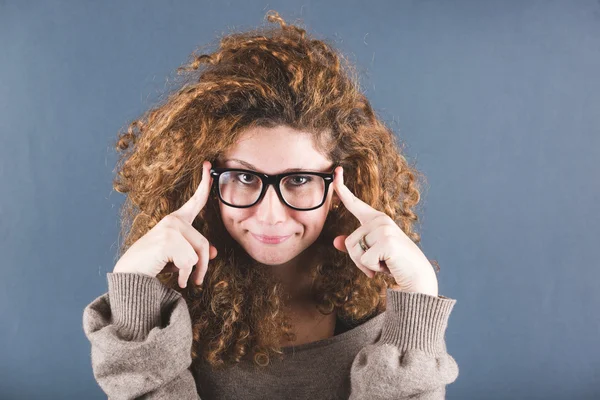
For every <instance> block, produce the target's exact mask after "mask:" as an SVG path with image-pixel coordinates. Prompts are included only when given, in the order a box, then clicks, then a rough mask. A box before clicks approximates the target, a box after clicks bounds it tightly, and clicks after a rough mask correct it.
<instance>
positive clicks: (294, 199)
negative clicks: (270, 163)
mask: <svg viewBox="0 0 600 400" xmlns="http://www.w3.org/2000/svg"><path fill="white" fill-rule="evenodd" d="M333 169H334V170H335V167H334V168H333ZM210 175H211V176H212V177H213V188H212V189H213V190H214V191H216V192H217V193H218V195H219V199H220V200H221V201H222V202H223V203H225V204H227V205H228V206H231V207H236V208H248V207H252V206H253V205H255V204H256V203H258V202H259V201H260V200H261V199H262V198H263V197H264V195H265V193H266V192H267V188H268V187H269V185H273V187H274V188H275V192H277V196H278V197H279V199H280V200H281V201H282V202H283V203H284V204H285V205H287V206H288V207H290V208H292V209H294V210H298V211H310V210H314V209H316V208H319V207H321V206H322V205H323V203H325V198H326V197H327V191H328V189H329V185H330V184H331V183H332V182H333V178H334V173H333V171H332V172H286V173H283V174H277V175H267V174H263V173H260V172H256V171H251V170H249V169H238V168H211V170H210Z"/></svg>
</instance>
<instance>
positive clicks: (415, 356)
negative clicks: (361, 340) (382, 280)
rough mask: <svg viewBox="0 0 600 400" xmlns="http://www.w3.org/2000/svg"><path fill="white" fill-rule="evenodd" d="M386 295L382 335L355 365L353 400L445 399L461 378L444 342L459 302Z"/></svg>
mask: <svg viewBox="0 0 600 400" xmlns="http://www.w3.org/2000/svg"><path fill="white" fill-rule="evenodd" d="M386 290H387V309H386V311H385V313H386V315H385V317H384V318H385V319H384V322H383V328H382V332H381V336H380V337H379V340H378V341H377V342H376V343H374V344H370V345H367V346H365V347H364V348H363V349H362V350H361V351H360V352H359V353H358V354H357V355H356V358H355V359H354V362H353V363H352V368H351V371H350V381H351V392H350V400H359V399H388V400H391V399H400V400H401V399H421V400H424V399H429V400H434V399H435V400H437V399H444V398H445V393H446V385H448V384H450V383H452V382H454V381H455V380H456V378H457V377H458V365H457V364H456V361H455V360H454V358H452V356H450V355H449V354H448V353H447V352H446V343H445V339H444V334H445V332H446V327H447V324H448V317H449V316H450V313H451V311H452V308H453V307H454V304H455V303H456V300H454V299H450V298H447V297H444V296H434V295H431V294H426V293H421V292H408V291H406V292H405V291H399V290H394V289H386Z"/></svg>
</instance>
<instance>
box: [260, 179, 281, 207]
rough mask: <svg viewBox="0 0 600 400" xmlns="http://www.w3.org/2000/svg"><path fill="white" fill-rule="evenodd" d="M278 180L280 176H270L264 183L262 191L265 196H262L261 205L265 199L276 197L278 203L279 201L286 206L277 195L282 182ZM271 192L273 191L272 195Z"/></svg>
mask: <svg viewBox="0 0 600 400" xmlns="http://www.w3.org/2000/svg"><path fill="white" fill-rule="evenodd" d="M277 178H278V175H269V177H268V178H267V179H265V180H264V181H263V188H262V190H263V191H264V194H263V196H262V199H261V203H262V202H263V200H264V198H265V197H268V196H271V197H273V196H275V197H274V198H275V200H276V201H279V202H281V203H282V204H283V205H285V201H284V200H283V199H282V198H280V197H279V194H278V193H277V190H276V187H277V185H278V184H279V183H280V182H281V179H277ZM271 189H272V190H271ZM269 190H271V193H269Z"/></svg>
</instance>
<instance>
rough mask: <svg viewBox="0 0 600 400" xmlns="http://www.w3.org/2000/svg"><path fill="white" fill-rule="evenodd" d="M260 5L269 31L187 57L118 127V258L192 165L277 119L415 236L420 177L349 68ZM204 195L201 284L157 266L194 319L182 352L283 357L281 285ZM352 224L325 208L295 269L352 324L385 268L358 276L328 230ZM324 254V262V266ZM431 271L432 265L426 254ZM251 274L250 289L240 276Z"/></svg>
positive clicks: (342, 230) (330, 49) (264, 361)
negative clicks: (169, 82)
mask: <svg viewBox="0 0 600 400" xmlns="http://www.w3.org/2000/svg"><path fill="white" fill-rule="evenodd" d="M269 13H271V11H269V12H268V13H267V18H268V20H269V21H270V22H278V23H279V25H280V28H275V27H260V28H256V29H254V30H251V31H247V32H244V33H232V34H229V35H227V36H224V37H222V38H221V40H220V44H219V48H218V49H217V50H216V51H214V52H212V53H210V54H199V55H196V54H195V53H196V52H194V53H193V54H192V57H191V60H190V61H189V62H188V63H187V65H184V66H182V67H179V68H178V69H177V72H178V74H179V75H180V76H181V77H182V78H183V80H182V83H181V84H180V86H179V89H177V90H175V91H173V92H172V93H170V94H169V96H168V98H167V99H165V100H162V101H161V102H160V104H159V105H158V106H156V107H154V108H153V109H150V110H148V111H146V112H145V113H144V114H143V115H142V116H141V117H140V118H138V119H136V120H134V121H133V122H131V124H129V126H128V127H127V129H126V131H122V130H121V131H120V132H119V135H118V138H117V140H116V143H115V148H116V149H117V152H118V153H119V154H120V156H119V160H118V162H117V176H116V177H115V179H114V182H113V187H114V189H115V190H116V191H118V192H119V193H127V196H126V200H125V203H124V204H123V206H122V208H121V224H122V227H121V233H120V234H121V235H122V236H124V237H125V240H124V243H123V244H122V246H121V248H120V251H119V255H118V256H119V257H120V256H121V255H122V254H124V253H125V251H126V250H127V249H128V248H129V247H130V246H131V245H132V244H133V243H134V242H135V241H136V240H138V239H139V238H140V237H141V236H143V235H144V234H145V233H146V232H148V230H150V229H152V227H154V226H155V225H156V224H157V223H158V222H159V221H160V220H161V219H162V218H164V217H165V216H167V215H168V214H170V213H171V212H173V211H174V210H175V209H177V208H179V207H181V205H182V204H183V203H184V202H185V201H186V200H187V199H189V198H190V197H191V196H192V194H193V193H194V191H195V190H196V188H197V187H198V185H199V183H200V180H201V174H202V162H203V161H204V160H209V161H211V163H214V160H216V159H217V157H218V156H219V155H220V154H222V153H223V152H224V151H226V150H227V149H228V148H229V147H230V146H231V145H233V144H234V143H235V142H236V141H237V140H238V138H239V137H240V135H242V134H243V133H244V131H245V130H246V129H248V128H252V127H258V126H260V127H275V126H280V125H284V126H289V127H291V128H294V129H297V130H300V131H303V132H306V134H309V135H311V137H312V138H313V140H314V143H315V145H316V146H317V147H318V149H319V150H321V151H323V153H324V154H326V155H327V156H328V157H329V159H330V160H335V162H336V163H338V164H339V165H341V166H342V167H343V168H344V176H345V182H346V185H347V186H348V187H349V189H350V190H351V191H352V192H353V193H355V194H356V195H357V197H359V198H360V199H362V200H363V201H365V202H366V203H367V204H369V205H370V206H372V207H373V208H375V209H377V210H380V211H383V212H385V213H386V214H387V215H389V216H390V217H391V218H392V219H393V220H394V221H395V222H396V223H397V224H398V225H399V226H400V228H401V229H402V230H403V231H404V232H405V234H406V235H407V236H408V237H410V238H411V240H413V242H415V243H417V244H418V243H419V242H420V236H419V234H418V233H416V232H414V231H413V224H414V223H415V222H416V221H418V217H417V215H416V214H415V212H414V211H413V208H414V207H415V206H416V205H417V203H418V202H419V199H420V191H419V183H418V180H417V178H419V177H421V174H420V173H419V172H418V171H417V170H416V169H415V168H413V167H411V166H410V165H409V164H408V163H407V161H406V159H405V157H404V156H403V155H402V151H401V148H400V147H399V145H398V143H397V140H396V137H395V135H394V134H393V132H392V131H391V130H390V129H389V128H387V127H386V126H385V125H384V123H383V122H381V121H380V120H379V119H378V117H377V116H376V115H375V113H374V111H373V109H372V107H371V105H370V103H369V101H368V100H367V98H366V97H365V96H364V95H363V94H362V93H361V92H360V88H359V83H358V78H357V76H356V75H357V74H356V72H355V69H354V68H353V67H352V66H351V64H350V63H349V62H348V61H347V60H346V59H345V58H344V56H343V55H342V54H340V53H339V52H337V51H336V50H335V49H334V46H333V45H331V44H330V43H328V42H327V41H323V40H317V39H313V38H310V37H309V36H308V35H307V34H306V31H305V30H304V29H302V28H300V27H298V26H294V25H288V24H286V23H285V21H284V20H283V19H282V18H281V17H280V16H279V14H277V13H276V12H273V13H272V14H271V15H269ZM217 202H218V199H217V198H215V197H214V196H211V197H210V198H209V200H208V202H207V204H206V206H205V207H204V209H203V210H202V211H201V212H200V214H199V215H198V216H197V217H196V219H195V220H194V222H193V224H192V225H193V226H194V227H195V228H196V229H197V230H198V231H199V232H200V233H201V234H202V235H204V236H205V237H206V238H207V239H208V240H209V241H210V243H211V244H213V245H215V247H217V248H218V255H217V257H216V258H215V259H213V260H211V261H210V263H209V268H208V271H207V273H206V276H205V279H204V283H203V285H202V286H200V287H196V286H195V285H194V284H190V285H188V286H187V287H186V288H184V289H182V288H180V287H179V285H178V283H177V273H166V274H159V275H158V276H157V278H158V279H159V280H160V281H161V282H162V283H163V284H165V285H166V286H168V287H170V288H172V289H174V290H177V291H178V292H179V293H181V294H182V296H183V297H184V298H185V300H186V302H187V304H188V308H189V311H190V316H191V318H192V324H193V338H194V346H193V347H192V359H193V360H194V361H206V362H208V363H210V364H211V365H212V366H213V367H223V366H225V365H227V364H229V363H231V362H235V363H237V362H239V361H240V360H242V358H243V357H246V356H252V359H253V360H254V362H255V363H256V364H257V365H259V366H264V365H268V364H269V359H270V356H273V355H275V354H279V355H281V354H282V351H281V348H280V346H279V344H278V343H279V341H280V339H281V337H282V335H285V337H286V338H287V339H288V340H293V338H294V333H293V326H292V325H291V323H290V320H289V319H288V317H287V314H286V312H285V311H286V309H285V304H286V302H285V299H286V297H285V293H284V291H283V290H282V286H281V285H280V284H279V283H278V282H273V279H272V277H270V276H269V275H268V273H267V272H266V271H267V269H266V268H260V264H258V263H257V262H256V261H255V260H253V259H252V258H251V257H249V255H248V254H247V253H246V252H245V251H244V249H243V248H242V247H241V246H240V245H239V244H238V243H237V242H236V241H235V240H233V239H232V238H231V236H230V235H229V234H228V233H227V231H226V230H225V228H224V225H223V223H222V220H221V216H220V212H219V208H218V203H217ZM359 226H360V224H359V223H358V221H357V219H356V218H355V217H354V216H353V215H352V214H351V213H350V212H348V211H347V210H346V209H345V208H344V207H341V206H340V207H339V208H337V209H334V210H332V211H331V212H329V214H328V216H327V219H326V221H325V224H324V228H323V230H322V232H321V234H320V236H319V238H318V239H317V240H316V241H315V243H313V244H312V245H311V247H310V248H309V251H311V252H313V253H312V254H315V255H316V257H315V260H316V262H315V263H314V265H310V266H307V267H306V268H307V271H308V273H309V276H310V278H311V281H312V300H313V301H314V302H315V303H316V304H318V309H319V311H321V312H322V313H324V314H328V313H331V312H333V311H336V312H337V315H338V317H339V318H340V319H342V320H343V321H344V322H346V323H347V324H348V325H350V326H351V327H353V326H356V325H359V324H361V323H363V322H364V321H366V320H368V319H370V318H372V317H373V316H375V315H378V314H379V313H381V312H383V311H384V310H385V305H386V300H385V292H386V291H385V289H386V288H387V287H391V286H394V285H395V281H394V279H393V278H392V277H390V276H388V275H385V274H379V273H378V274H376V275H375V277H374V278H373V279H369V278H368V277H366V276H365V275H364V274H363V273H362V272H361V271H360V270H359V269H358V268H357V267H356V266H355V265H354V263H353V261H352V260H351V259H350V257H348V256H347V254H345V253H342V252H340V251H339V250H337V249H335V248H334V247H333V245H332V243H333V239H334V238H335V237H336V236H338V235H341V234H349V233H350V232H352V231H354V230H355V229H357V228H358V227H359ZM325 260H326V261H325ZM432 264H433V265H435V266H436V268H437V269H436V272H438V271H439V266H438V265H437V262H435V261H432ZM251 283H252V286H250V284H251Z"/></svg>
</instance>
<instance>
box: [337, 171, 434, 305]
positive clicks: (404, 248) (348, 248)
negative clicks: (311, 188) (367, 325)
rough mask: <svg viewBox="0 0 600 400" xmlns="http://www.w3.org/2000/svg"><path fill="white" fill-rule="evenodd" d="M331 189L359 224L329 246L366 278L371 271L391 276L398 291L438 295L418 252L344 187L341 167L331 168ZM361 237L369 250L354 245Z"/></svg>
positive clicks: (431, 272) (431, 274) (382, 216)
mask: <svg viewBox="0 0 600 400" xmlns="http://www.w3.org/2000/svg"><path fill="white" fill-rule="evenodd" d="M335 172H336V173H335V177H334V180H333V188H334V190H335V192H336V193H337V195H338V197H339V198H340V200H341V201H342V203H343V204H344V206H345V207H346V208H347V209H348V211H350V212H351V213H352V214H353V215H354V216H355V217H356V218H357V219H358V220H359V222H360V223H361V226H360V227H359V228H358V229H356V230H355V231H354V232H352V233H351V234H350V235H349V236H347V235H341V236H338V237H336V238H335V239H334V241H333V245H334V247H335V248H336V249H338V250H340V251H344V252H347V253H348V254H349V255H350V258H352V260H353V261H354V263H355V264H356V266H357V267H358V268H359V269H360V270H361V271H363V272H364V273H365V275H367V276H368V277H370V278H372V277H373V276H375V272H382V273H385V274H388V275H392V276H393V277H394V279H395V280H396V283H397V284H398V290H401V291H408V292H421V293H426V294H430V295H432V296H437V295H438V285H437V283H438V282H437V277H436V275H435V271H434V270H433V266H432V265H431V263H430V262H429V260H428V259H427V257H426V256H425V254H423V252H422V251H421V249H419V247H418V246H417V245H416V244H415V243H414V242H413V241H412V240H411V239H410V238H409V237H408V236H406V234H405V233H404V232H403V231H402V229H400V227H399V226H398V225H397V224H396V223H395V222H394V220H392V219H391V218H390V217H389V216H388V215H387V214H385V213H383V212H381V211H378V210H376V209H374V208H372V207H371V206H369V205H368V204H367V203H365V202H364V201H362V200H360V199H359V198H358V197H356V196H355V195H354V194H353V193H352V192H351V191H350V189H348V187H347V186H346V185H344V174H343V168H342V167H337V168H336V169H335ZM362 236H365V242H366V245H367V246H368V247H369V249H368V250H367V251H366V252H365V251H363V249H362V248H361V247H360V244H359V243H358V241H359V239H360V238H361V237H362Z"/></svg>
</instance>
